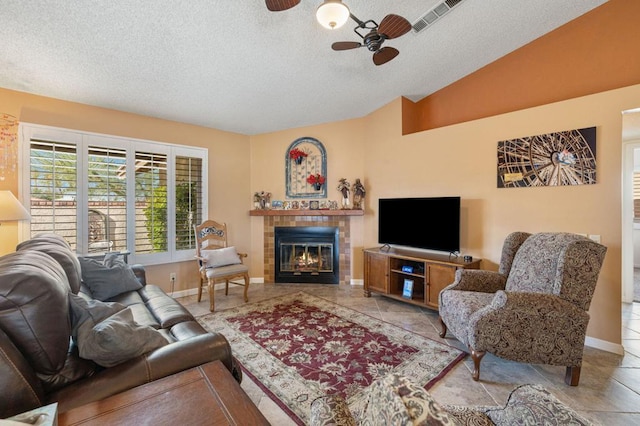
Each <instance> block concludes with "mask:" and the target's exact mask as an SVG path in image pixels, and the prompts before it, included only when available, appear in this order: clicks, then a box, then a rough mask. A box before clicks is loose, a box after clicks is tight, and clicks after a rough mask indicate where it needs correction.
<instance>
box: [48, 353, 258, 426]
mask: <svg viewBox="0 0 640 426" xmlns="http://www.w3.org/2000/svg"><path fill="white" fill-rule="evenodd" d="M58 424H59V425H60V426H64V425H138V426H139V425H159V424H169V425H185V426H186V425H243V426H244V425H268V424H269V422H268V421H267V419H266V418H265V417H264V416H263V415H262V413H260V411H259V410H258V407H256V406H255V405H254V404H253V402H252V401H251V400H250V399H249V397H248V396H247V394H246V393H245V392H244V391H243V390H242V388H240V385H239V384H238V382H236V381H235V379H234V378H233V376H231V374H230V373H229V371H228V370H227V369H226V367H225V366H224V365H223V364H222V363H221V362H220V361H214V362H210V363H207V364H203V365H201V366H199V367H195V368H192V369H190V370H186V371H182V372H180V373H176V374H173V375H171V376H168V377H165V378H163V379H159V380H155V381H153V382H151V383H147V384H144V385H142V386H138V387H136V388H133V389H129V390H128V391H125V392H122V393H119V394H117V395H113V396H110V397H109V398H105V399H103V400H101V401H95V402H91V403H89V404H86V405H83V406H81V407H77V408H74V409H71V410H69V411H66V412H64V413H60V414H59V415H58Z"/></svg>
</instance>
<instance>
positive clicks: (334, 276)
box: [274, 226, 340, 284]
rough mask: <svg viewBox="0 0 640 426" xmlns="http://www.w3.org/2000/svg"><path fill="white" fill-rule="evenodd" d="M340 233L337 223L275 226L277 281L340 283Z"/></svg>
mask: <svg viewBox="0 0 640 426" xmlns="http://www.w3.org/2000/svg"><path fill="white" fill-rule="evenodd" d="M338 237H339V231H338V228H337V227H330V226H296V227H284V226H283V227H275V229H274V238H275V256H274V257H275V282H276V283H320V284H338V283H339V282H340V273H339V272H340V271H339V269H340V266H339V265H340V263H339V261H338V259H339V244H338Z"/></svg>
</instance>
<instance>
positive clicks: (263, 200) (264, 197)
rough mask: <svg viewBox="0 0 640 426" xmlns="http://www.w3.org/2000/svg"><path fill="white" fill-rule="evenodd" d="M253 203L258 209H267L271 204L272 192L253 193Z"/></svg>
mask: <svg viewBox="0 0 640 426" xmlns="http://www.w3.org/2000/svg"><path fill="white" fill-rule="evenodd" d="M253 205H254V206H255V208H256V210H267V209H269V207H270V206H271V193H270V192H265V191H260V192H256V193H255V194H253Z"/></svg>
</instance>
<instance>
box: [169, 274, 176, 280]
mask: <svg viewBox="0 0 640 426" xmlns="http://www.w3.org/2000/svg"><path fill="white" fill-rule="evenodd" d="M175 280H176V273H175V272H172V273H170V274H169V281H171V282H175Z"/></svg>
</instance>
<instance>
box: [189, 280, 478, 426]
mask: <svg viewBox="0 0 640 426" xmlns="http://www.w3.org/2000/svg"><path fill="white" fill-rule="evenodd" d="M198 321H199V322H200V323H201V324H203V325H204V327H205V328H207V329H209V330H210V331H215V332H219V333H222V334H223V335H224V336H225V337H226V338H227V339H228V340H229V342H230V343H231V347H232V350H233V354H234V356H235V357H236V358H237V359H238V360H239V361H240V363H241V364H242V367H243V370H244V372H245V373H246V374H248V375H249V376H251V378H252V379H254V381H255V382H256V383H257V384H258V385H259V386H260V387H261V388H262V389H263V390H264V391H265V393H267V395H269V397H270V398H271V399H273V400H274V401H275V402H276V403H277V404H278V405H279V406H280V407H282V408H283V409H284V410H285V411H286V412H287V413H288V414H289V415H290V416H291V418H292V419H293V420H295V421H296V422H297V423H299V424H306V423H308V421H309V411H310V406H311V402H312V401H313V400H314V399H315V398H317V397H319V396H322V395H325V394H329V393H339V394H341V395H342V396H344V397H345V398H346V399H347V402H348V403H349V408H350V409H351V411H352V412H353V413H354V415H355V416H356V418H357V417H358V415H359V413H360V412H361V411H362V409H363V407H364V404H365V403H366V393H365V392H363V389H364V388H366V387H367V386H369V385H370V384H371V383H372V381H373V380H375V379H376V378H377V377H380V376H384V375H386V374H387V373H389V372H392V371H394V372H399V373H400V374H403V375H405V376H408V377H410V378H411V379H412V380H413V381H414V382H416V383H420V384H422V385H424V386H425V388H427V389H429V387H431V386H432V385H433V384H434V383H435V382H436V381H438V380H439V379H441V378H442V377H443V376H444V375H445V374H446V373H447V372H448V371H449V370H450V369H451V368H452V367H453V366H454V365H455V364H456V363H457V362H458V361H460V360H461V359H462V358H464V356H465V355H466V354H465V353H464V352H462V351H460V350H458V349H456V348H453V347H451V346H448V345H445V344H442V343H439V342H436V341H434V340H431V339H429V338H426V337H423V336H420V335H417V334H414V333H411V332H409V331H406V330H404V329H402V328H400V327H397V326H395V325H392V324H389V323H386V322H384V321H380V320H377V319H375V318H373V317H370V316H368V315H365V314H361V313H359V312H356V311H354V310H352V309H349V308H346V307H344V306H340V305H337V304H335V303H332V302H330V301H328V300H325V299H321V298H318V297H315V296H311V295H309V294H307V293H304V292H300V293H295V294H290V295H287V296H282V297H277V298H273V299H269V300H265V301H261V302H257V303H251V304H247V305H242V306H240V307H237V308H233V309H227V310H224V311H220V312H215V313H212V314H208V315H205V316H202V317H199V318H198Z"/></svg>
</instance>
